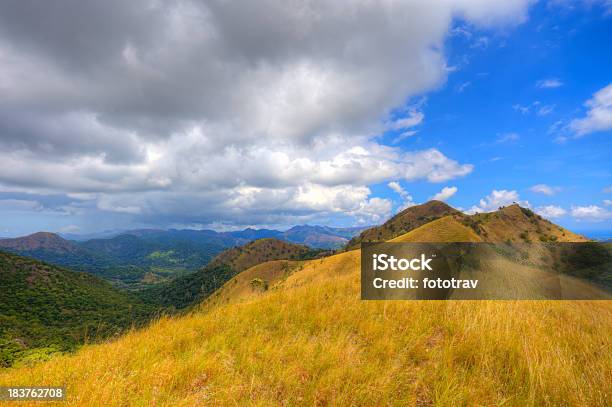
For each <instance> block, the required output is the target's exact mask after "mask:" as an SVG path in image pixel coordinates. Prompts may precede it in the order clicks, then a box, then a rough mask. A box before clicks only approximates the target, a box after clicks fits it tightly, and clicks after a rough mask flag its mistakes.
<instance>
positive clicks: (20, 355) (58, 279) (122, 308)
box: [0, 252, 153, 366]
mask: <svg viewBox="0 0 612 407" xmlns="http://www.w3.org/2000/svg"><path fill="white" fill-rule="evenodd" d="M152 314H153V309H152V308H150V307H147V306H145V305H144V304H143V303H141V302H140V301H139V300H137V299H136V298H135V297H133V296H130V295H128V294H126V293H124V292H122V291H119V290H117V289H116V288H114V287H112V286H111V285H110V284H109V283H107V282H105V281H103V280H100V279H98V278H96V277H94V276H92V275H90V274H86V273H76V272H72V271H69V270H65V269H61V268H58V267H55V266H51V265H49V264H45V263H42V262H39V261H36V260H33V259H28V258H24V257H21V256H16V255H12V254H7V253H2V252H0V366H8V365H10V364H12V363H13V362H14V361H19V360H36V359H38V358H44V357H46V355H48V354H50V353H53V352H64V351H71V350H74V349H75V348H76V347H77V346H78V345H79V344H81V343H83V342H84V341H85V340H89V341H96V340H99V339H102V338H107V337H109V336H112V335H116V334H117V333H119V332H121V331H122V330H125V329H126V328H129V327H130V326H132V325H133V324H138V323H140V322H144V321H145V320H146V319H147V318H149V317H150V316H151V315H152Z"/></svg>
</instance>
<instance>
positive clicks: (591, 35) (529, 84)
mask: <svg viewBox="0 0 612 407" xmlns="http://www.w3.org/2000/svg"><path fill="white" fill-rule="evenodd" d="M603 11H604V10H603V9H602V8H601V7H597V6H595V7H592V8H588V7H579V8H576V9H573V10H566V9H563V10H558V9H554V8H551V7H549V6H547V5H546V4H543V3H540V4H538V5H536V6H535V7H533V8H532V9H531V11H530V15H529V19H528V21H527V22H525V23H524V24H522V25H520V26H518V27H516V28H514V29H512V30H509V31H504V32H494V33H491V32H490V31H486V30H484V31H483V30H478V29H475V28H474V27H470V26H466V25H464V24H462V23H460V24H459V25H458V26H457V28H458V29H456V30H455V32H456V33H455V34H454V35H451V36H450V38H449V39H448V42H447V47H448V52H449V65H450V66H452V67H456V68H457V70H456V71H454V72H453V73H451V74H450V75H449V77H448V81H447V82H446V83H445V84H444V85H443V86H442V87H441V88H440V89H438V90H437V91H433V92H431V93H429V94H427V95H426V96H425V101H424V102H423V101H418V102H417V103H419V102H420V103H422V108H421V110H422V112H423V113H424V115H425V119H424V120H423V123H422V124H421V125H419V126H416V127H415V128H414V130H417V133H416V134H415V135H413V136H411V137H409V138H406V139H404V140H402V141H401V142H400V144H401V145H402V146H403V147H404V148H407V149H414V148H420V147H422V146H439V147H440V148H443V149H444V151H445V153H448V155H450V156H452V157H454V158H459V159H462V160H463V161H468V162H470V163H473V164H474V165H475V169H474V171H473V172H472V173H471V174H470V175H469V176H466V177H464V178H462V179H460V180H456V181H454V182H451V183H450V184H451V185H453V186H456V187H457V188H458V193H456V195H455V196H454V197H452V198H451V199H449V203H451V204H453V205H455V206H460V207H462V208H466V209H467V208H470V207H471V206H473V205H474V204H475V202H477V201H478V200H479V199H480V198H482V197H483V192H487V191H491V190H494V189H495V190H515V191H517V193H518V194H519V196H520V199H521V200H524V201H528V202H529V204H530V205H531V206H532V207H541V206H546V205H555V206H560V207H562V208H564V209H565V210H566V211H567V214H566V215H564V216H559V217H556V218H554V219H553V220H554V221H555V222H558V223H560V224H562V225H564V226H567V227H569V228H572V229H579V230H593V229H599V230H610V229H612V222H611V220H610V217H607V218H606V219H599V218H576V217H573V216H571V208H572V207H577V206H591V205H597V206H599V207H601V208H605V207H606V205H605V200H610V199H612V194H610V192H605V189H606V188H607V187H609V186H610V184H611V183H612V164H611V163H612V139H611V137H610V135H611V132H612V129H608V130H607V131H600V132H593V133H592V134H588V135H585V136H584V137H580V138H576V139H574V138H572V132H571V131H570V130H568V129H566V126H567V125H568V124H569V123H570V122H571V121H572V120H573V119H575V118H579V117H583V116H584V115H585V111H586V110H588V108H587V107H585V106H584V103H585V101H587V100H589V99H591V97H592V95H593V94H594V93H595V92H597V91H598V90H600V89H602V88H604V87H606V86H608V85H609V84H610V83H612V76H611V72H612V41H610V40H609V39H612V15H605V14H604V13H603ZM606 39H608V40H607V41H606ZM544 81H549V83H548V85H549V86H550V87H545V86H543V85H544ZM400 133H401V131H399V132H390V134H388V135H387V136H385V138H386V139H387V140H390V141H392V140H393V139H394V138H396V137H397V135H398V134H400ZM565 138H567V139H565ZM539 184H543V185H547V186H550V187H551V191H550V192H549V194H545V193H542V192H540V193H538V192H534V191H532V190H531V188H532V187H533V186H534V185H539ZM402 185H403V186H404V187H405V189H406V190H407V191H409V192H410V193H411V195H412V196H413V198H414V199H415V200H416V201H418V202H422V201H424V200H426V199H427V198H429V197H431V196H433V195H434V194H435V193H437V192H438V191H439V189H440V188H439V185H436V184H431V183H426V182H421V183H417V184H414V183H412V184H409V183H402ZM385 189H388V188H386V184H381V185H378V186H377V190H378V191H380V193H381V194H383V195H385V194H389V192H388V191H385ZM387 196H391V197H393V194H392V193H391V194H389V195H387ZM608 210H612V208H609V207H608Z"/></svg>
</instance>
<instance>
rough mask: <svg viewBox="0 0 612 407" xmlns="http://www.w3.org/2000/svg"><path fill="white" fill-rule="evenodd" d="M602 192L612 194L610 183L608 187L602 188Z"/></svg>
mask: <svg viewBox="0 0 612 407" xmlns="http://www.w3.org/2000/svg"><path fill="white" fill-rule="evenodd" d="M603 192H604V193H606V194H612V185H610V186H609V187H605V188H604V189H603Z"/></svg>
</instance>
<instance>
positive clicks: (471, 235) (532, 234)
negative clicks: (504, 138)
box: [347, 201, 589, 250]
mask: <svg viewBox="0 0 612 407" xmlns="http://www.w3.org/2000/svg"><path fill="white" fill-rule="evenodd" d="M441 219H444V221H441V222H438V221H439V220H441ZM461 225H462V226H461ZM466 228H467V229H469V230H467V229H466ZM417 229H418V232H416V231H417ZM413 231H414V232H416V233H415V234H412V235H410V232H413ZM406 234H408V235H407V236H405V237H404V238H403V239H412V240H410V241H415V242H416V241H439V240H438V239H440V238H441V237H444V236H446V238H447V239H450V240H448V241H467V242H473V241H485V242H515V243H518V242H523V243H530V242H586V241H589V239H587V238H585V237H584V236H581V235H578V234H576V233H573V232H570V231H569V230H567V229H564V228H562V227H561V226H558V225H555V224H554V223H552V222H550V221H548V220H546V219H544V218H542V217H541V216H540V215H538V214H536V213H534V212H533V211H531V210H530V209H528V208H523V207H521V206H519V205H518V204H513V205H509V206H506V207H500V208H499V209H498V210H497V211H493V212H487V213H476V214H473V215H466V214H464V213H462V212H459V211H458V210H456V209H454V208H452V207H450V206H449V205H447V204H445V203H444V202H440V201H429V202H427V203H425V204H422V205H416V206H411V207H409V208H407V209H405V210H404V211H402V212H400V213H398V214H397V215H395V216H394V217H392V218H391V219H389V220H388V221H387V222H385V223H384V224H382V225H380V226H376V227H373V228H370V229H367V230H365V231H363V232H362V233H361V234H360V235H359V236H358V237H356V238H354V239H352V240H351V241H350V242H349V244H348V245H347V249H349V250H350V249H354V248H356V247H358V245H359V244H360V243H361V242H376V241H388V240H391V239H395V238H397V237H399V236H404V235H406ZM408 236H410V237H408ZM431 239H433V240H431Z"/></svg>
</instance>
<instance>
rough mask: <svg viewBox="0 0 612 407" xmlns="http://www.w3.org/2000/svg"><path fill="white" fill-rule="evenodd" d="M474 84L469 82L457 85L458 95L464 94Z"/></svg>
mask: <svg viewBox="0 0 612 407" xmlns="http://www.w3.org/2000/svg"><path fill="white" fill-rule="evenodd" d="M471 84H472V82H470V81H467V82H463V83H461V84H459V85H457V87H456V88H455V89H456V90H457V92H458V93H462V92H463V91H464V90H466V89H467V88H468V87H469V86H470V85H471Z"/></svg>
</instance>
